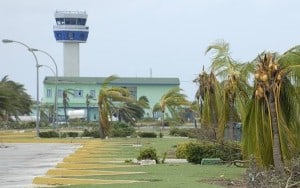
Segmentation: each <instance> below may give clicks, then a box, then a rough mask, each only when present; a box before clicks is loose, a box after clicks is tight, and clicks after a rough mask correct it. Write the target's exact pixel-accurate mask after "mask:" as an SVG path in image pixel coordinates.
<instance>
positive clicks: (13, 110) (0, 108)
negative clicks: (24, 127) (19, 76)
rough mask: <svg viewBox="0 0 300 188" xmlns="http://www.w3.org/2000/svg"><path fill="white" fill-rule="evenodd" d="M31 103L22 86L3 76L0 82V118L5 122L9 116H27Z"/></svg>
mask: <svg viewBox="0 0 300 188" xmlns="http://www.w3.org/2000/svg"><path fill="white" fill-rule="evenodd" d="M32 104H33V101H32V100H31V97H30V96H29V95H28V94H27V93H26V92H25V89H24V86H23V85H22V84H19V83H17V82H14V81H11V80H9V79H8V76H4V77H3V78H2V80H1V81H0V117H1V118H2V119H4V120H7V119H8V117H9V116H15V117H16V119H18V116H19V115H28V114H30V113H31V106H32Z"/></svg>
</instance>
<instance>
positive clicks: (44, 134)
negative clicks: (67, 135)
mask: <svg viewBox="0 0 300 188" xmlns="http://www.w3.org/2000/svg"><path fill="white" fill-rule="evenodd" d="M39 136H40V137H41V138H58V137H59V134H58V132H56V131H47V132H40V134H39Z"/></svg>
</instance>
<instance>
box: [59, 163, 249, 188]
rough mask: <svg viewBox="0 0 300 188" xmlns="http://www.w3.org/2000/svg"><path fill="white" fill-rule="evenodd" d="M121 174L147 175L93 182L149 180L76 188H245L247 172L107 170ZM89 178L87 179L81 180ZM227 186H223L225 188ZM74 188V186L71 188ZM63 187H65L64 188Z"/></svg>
mask: <svg viewBox="0 0 300 188" xmlns="http://www.w3.org/2000/svg"><path fill="white" fill-rule="evenodd" d="M106 170H114V171H115V170H119V171H126V170H128V171H142V172H146V173H145V174H135V175H117V176H93V177H88V178H91V179H99V178H100V179H109V180H112V179H118V180H120V179H122V180H127V179H131V180H139V181H147V182H146V183H132V184H108V185H74V186H71V187H74V188H83V187H86V188H87V187H101V188H106V187H107V188H114V187H116V188H117V187H118V188H129V187H130V188H148V187H155V188H182V187H188V188H201V187H203V188H214V187H216V188H217V187H228V186H226V185H227V184H228V183H229V182H231V181H233V182H235V186H230V187H242V186H243V185H242V184H241V180H242V179H243V174H244V172H245V169H243V168H237V167H228V166H225V165H218V166H215V165H212V166H208V165H206V166H205V165H203V166H201V165H192V164H158V165H151V166H138V167H129V168H120V169H116V168H114V169H106ZM81 178H87V177H81ZM222 185H223V186H222ZM67 187H70V186H67ZM60 188H62V187H60Z"/></svg>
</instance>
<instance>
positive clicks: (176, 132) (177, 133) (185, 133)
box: [169, 128, 190, 137]
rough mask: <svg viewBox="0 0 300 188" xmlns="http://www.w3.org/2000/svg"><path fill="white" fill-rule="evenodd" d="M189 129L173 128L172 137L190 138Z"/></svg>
mask: <svg viewBox="0 0 300 188" xmlns="http://www.w3.org/2000/svg"><path fill="white" fill-rule="evenodd" d="M189 132H190V131H189V129H179V128H172V129H171V130H170V133H169V134H170V135H171V136H182V137H188V136H189Z"/></svg>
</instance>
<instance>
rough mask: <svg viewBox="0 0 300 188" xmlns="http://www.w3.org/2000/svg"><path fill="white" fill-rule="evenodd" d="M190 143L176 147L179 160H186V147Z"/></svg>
mask: <svg viewBox="0 0 300 188" xmlns="http://www.w3.org/2000/svg"><path fill="white" fill-rule="evenodd" d="M188 144H189V143H181V144H178V145H177V147H176V158H177V159H186V147H187V145H188Z"/></svg>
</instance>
